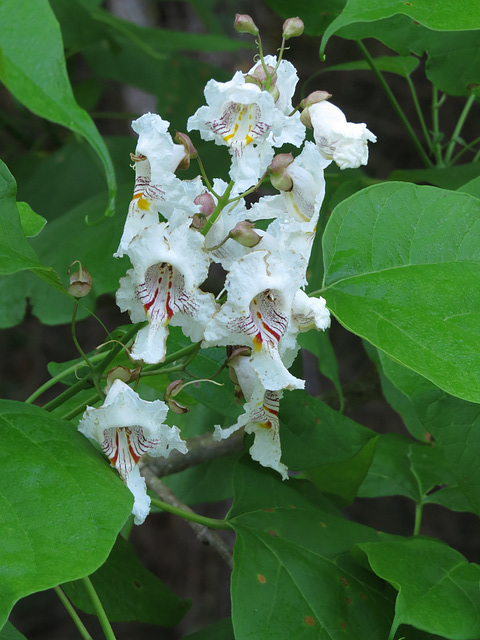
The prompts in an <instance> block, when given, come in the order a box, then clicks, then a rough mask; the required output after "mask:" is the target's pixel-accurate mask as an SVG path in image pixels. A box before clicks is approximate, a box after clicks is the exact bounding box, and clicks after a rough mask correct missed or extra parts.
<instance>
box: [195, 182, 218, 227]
mask: <svg viewBox="0 0 480 640" xmlns="http://www.w3.org/2000/svg"><path fill="white" fill-rule="evenodd" d="M193 202H194V203H195V204H199V205H200V211H199V212H198V213H195V214H194V215H193V216H192V224H191V225H190V226H191V227H192V228H193V229H198V230H199V231H201V230H202V229H203V227H204V226H205V223H206V222H207V218H208V217H209V216H211V215H212V213H213V211H214V210H215V200H214V199H213V196H212V195H211V194H210V193H208V192H207V191H206V192H205V193H201V194H200V195H199V196H197V197H196V198H195V200H194V201H193Z"/></svg>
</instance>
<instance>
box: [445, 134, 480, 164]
mask: <svg viewBox="0 0 480 640" xmlns="http://www.w3.org/2000/svg"><path fill="white" fill-rule="evenodd" d="M479 142H480V137H478V138H475V140H472V142H469V143H468V144H466V145H465V146H464V147H463V149H462V150H461V151H459V152H458V153H457V155H456V156H454V157H453V158H452V164H456V163H457V162H458V160H459V159H460V158H461V157H462V156H463V154H464V153H466V152H467V151H472V153H473V152H474V151H475V149H474V148H473V147H475V146H476V145H477V144H478V143H479ZM478 153H479V152H478V151H477V154H476V155H475V158H476V157H477V156H478ZM473 162H475V160H474V161H473Z"/></svg>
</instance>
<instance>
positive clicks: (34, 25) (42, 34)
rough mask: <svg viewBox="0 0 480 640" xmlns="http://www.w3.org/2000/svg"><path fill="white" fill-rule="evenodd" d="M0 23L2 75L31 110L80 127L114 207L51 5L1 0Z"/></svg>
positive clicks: (103, 150)
mask: <svg viewBox="0 0 480 640" xmlns="http://www.w3.org/2000/svg"><path fill="white" fill-rule="evenodd" d="M0 24H1V25H2V29H1V31H0V80H1V81H2V82H3V83H4V84H5V86H6V87H7V89H8V90H9V91H11V92H12V94H13V95H14V96H15V97H16V98H17V100H19V101H20V102H22V103H23V104H24V105H25V106H26V107H27V108H28V109H30V111H33V113H36V114H37V115H39V116H41V117H43V118H46V119H47V120H51V121H52V122H56V123H57V124H61V125H63V126H64V127H67V128H69V129H71V130H73V131H75V132H76V133H79V134H80V135H81V136H83V137H84V138H85V139H86V140H87V141H88V142H89V143H90V144H91V146H92V147H93V148H94V149H95V151H96V152H97V154H98V156H99V157H100V159H101V161H102V163H103V166H104V168H105V172H106V176H107V182H108V187H109V212H110V213H113V211H114V207H115V194H116V181H115V172H114V169H113V164H112V160H111V158H110V155H109V153H108V150H107V147H106V146H105V143H104V142H103V140H102V138H101V136H100V134H99V133H98V131H97V129H96V127H95V125H94V123H93V121H92V119H91V118H90V116H89V115H88V113H87V112H86V111H84V110H83V109H81V108H80V107H79V106H78V104H77V102H76V101H75V98H74V96H73V93H72V88H71V86H70V81H69V79H68V75H67V71H66V66H65V56H64V52H63V42H62V36H61V33H60V28H59V25H58V22H57V20H56V18H55V15H54V13H53V11H52V9H51V8H50V5H49V4H48V2H47V0H23V1H22V2H17V1H16V0H2V2H1V3H0ZM26 42H28V46H25V43H26Z"/></svg>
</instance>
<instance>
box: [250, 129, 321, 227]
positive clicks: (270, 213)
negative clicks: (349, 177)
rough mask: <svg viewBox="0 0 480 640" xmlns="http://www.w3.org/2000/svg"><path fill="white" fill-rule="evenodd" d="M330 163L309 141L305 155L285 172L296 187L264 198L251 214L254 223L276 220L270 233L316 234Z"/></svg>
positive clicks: (252, 208)
mask: <svg viewBox="0 0 480 640" xmlns="http://www.w3.org/2000/svg"><path fill="white" fill-rule="evenodd" d="M329 164H330V161H327V160H326V159H325V158H324V157H323V156H322V155H321V154H320V153H319V151H318V149H317V147H316V146H315V144H314V143H313V142H306V143H305V147H304V149H303V151H302V153H301V154H300V155H299V156H297V157H296V158H295V159H294V161H293V162H292V163H291V164H289V165H288V167H287V168H286V169H285V171H284V173H285V174H287V175H288V177H289V178H290V179H291V184H292V187H291V188H290V189H289V190H288V191H287V190H285V191H281V192H280V193H279V194H278V195H276V196H264V197H263V198H260V200H259V201H258V202H257V203H255V204H254V205H253V206H252V207H251V209H250V211H249V217H250V219H251V220H258V219H261V218H263V219H265V218H274V219H275V220H277V222H273V223H272V224H271V225H270V227H269V229H268V231H269V233H273V234H274V235H276V234H277V232H276V231H275V229H277V228H281V229H282V230H283V231H284V232H294V231H302V232H304V233H308V232H310V233H312V232H314V231H315V226H316V224H317V220H318V215H319V213H320V207H321V206H322V202H323V198H324V197H325V178H324V169H325V168H326V167H327V166H328V165H329Z"/></svg>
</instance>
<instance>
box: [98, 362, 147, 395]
mask: <svg viewBox="0 0 480 640" xmlns="http://www.w3.org/2000/svg"><path fill="white" fill-rule="evenodd" d="M139 373H140V368H138V369H128V368H127V367H122V366H120V365H119V366H117V367H112V368H111V369H110V371H109V372H108V373H107V384H106V385H105V388H104V389H103V392H104V393H105V394H107V393H108V392H109V391H110V387H111V386H112V384H113V383H114V382H115V380H121V381H122V382H131V381H132V380H136V379H137V378H138V374H139Z"/></svg>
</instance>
